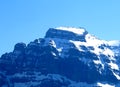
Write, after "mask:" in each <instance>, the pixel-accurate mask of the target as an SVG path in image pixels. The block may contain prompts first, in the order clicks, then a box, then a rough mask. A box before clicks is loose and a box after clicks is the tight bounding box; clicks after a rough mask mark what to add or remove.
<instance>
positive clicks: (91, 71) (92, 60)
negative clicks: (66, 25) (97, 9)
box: [0, 28, 120, 87]
mask: <svg viewBox="0 0 120 87" xmlns="http://www.w3.org/2000/svg"><path fill="white" fill-rule="evenodd" d="M87 34H88V32H87V31H85V32H84V33H83V34H82V35H77V34H75V33H73V32H68V31H64V30H57V29H53V28H50V29H49V30H48V31H47V33H46V36H45V38H40V39H36V40H34V41H32V42H30V43H29V44H28V45H27V46H26V44H25V43H17V44H16V45H15V47H14V50H13V52H10V53H5V54H3V55H2V56H1V58H0V71H1V73H0V87H2V86H4V85H6V86H8V87H13V86H14V87H17V86H16V84H18V83H29V84H31V86H30V87H62V86H64V87H69V85H70V84H71V81H75V82H86V83H88V84H93V83H96V82H107V83H112V84H117V83H118V82H119V79H118V78H117V77H116V75H118V76H119V75H120V72H119V69H112V68H111V66H110V65H109V63H113V62H114V63H115V64H116V65H118V62H116V61H117V60H119V56H115V57H114V60H112V59H111V57H110V56H107V55H105V54H102V53H101V54H100V55H98V54H95V53H94V52H92V51H93V50H94V49H96V48H94V47H93V46H85V45H81V46H80V48H81V51H80V50H79V49H78V48H77V47H75V44H74V43H71V42H69V40H73V41H79V42H84V43H87V42H86V39H85V37H86V35H87ZM48 38H50V40H49V41H48ZM54 38H57V39H54ZM58 39H60V40H62V39H63V40H64V41H68V42H67V45H68V48H64V49H63V50H61V51H64V52H63V54H64V55H66V56H64V57H63V56H61V55H60V54H61V53H62V52H61V51H60V50H59V49H58V47H59V46H58V42H57V41H58ZM61 42H62V41H61ZM56 43H57V44H56ZM64 43H65V42H64ZM64 43H63V44H61V45H60V46H61V47H65V46H67V45H65V44H64ZM69 44H70V45H69ZM93 44H94V43H93ZM71 45H73V46H71ZM98 48H99V49H102V50H105V49H107V48H109V49H110V50H113V49H112V48H114V50H115V49H117V47H116V46H115V47H111V46H109V45H103V44H102V45H100V46H98ZM96 61H97V63H96ZM37 73H39V74H37ZM116 73H117V74H116ZM49 74H51V75H50V76H48V75H49ZM54 74H55V75H56V74H57V75H60V76H61V77H59V76H54ZM37 77H39V78H37ZM55 78H56V79H55ZM66 78H67V79H66ZM70 80H71V81H70ZM34 82H36V83H37V84H36V85H33V84H34ZM25 87H28V86H25Z"/></svg>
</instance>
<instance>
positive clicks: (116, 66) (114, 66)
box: [108, 62, 119, 70]
mask: <svg viewBox="0 0 120 87" xmlns="http://www.w3.org/2000/svg"><path fill="white" fill-rule="evenodd" d="M108 65H110V66H111V69H115V70H119V67H118V65H117V64H115V63H112V62H110V63H108Z"/></svg>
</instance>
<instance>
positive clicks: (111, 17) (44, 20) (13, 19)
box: [0, 0, 120, 55]
mask: <svg viewBox="0 0 120 87" xmlns="http://www.w3.org/2000/svg"><path fill="white" fill-rule="evenodd" d="M119 4H120V0H0V55H1V54H3V53H5V52H10V51H12V50H13V48H14V45H15V44H16V43H17V42H25V43H28V42H30V41H32V40H34V39H36V38H40V37H44V35H45V32H46V31H47V30H48V28H50V27H59V26H72V27H84V28H86V30H87V31H88V32H90V33H91V34H94V35H96V36H97V37H99V38H101V39H105V40H120V38H119V37H120V34H119V32H120V5H119Z"/></svg>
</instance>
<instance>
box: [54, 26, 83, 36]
mask: <svg viewBox="0 0 120 87" xmlns="http://www.w3.org/2000/svg"><path fill="white" fill-rule="evenodd" d="M55 29H58V30H63V31H69V32H73V33H75V34H78V35H79V34H80V35H81V34H84V32H85V29H83V28H74V27H57V28H55Z"/></svg>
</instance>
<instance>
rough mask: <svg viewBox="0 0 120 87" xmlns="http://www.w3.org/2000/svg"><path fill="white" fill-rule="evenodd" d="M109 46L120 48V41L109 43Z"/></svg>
mask: <svg viewBox="0 0 120 87" xmlns="http://www.w3.org/2000/svg"><path fill="white" fill-rule="evenodd" d="M108 44H109V45H110V46H119V45H120V41H118V40H113V41H108Z"/></svg>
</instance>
